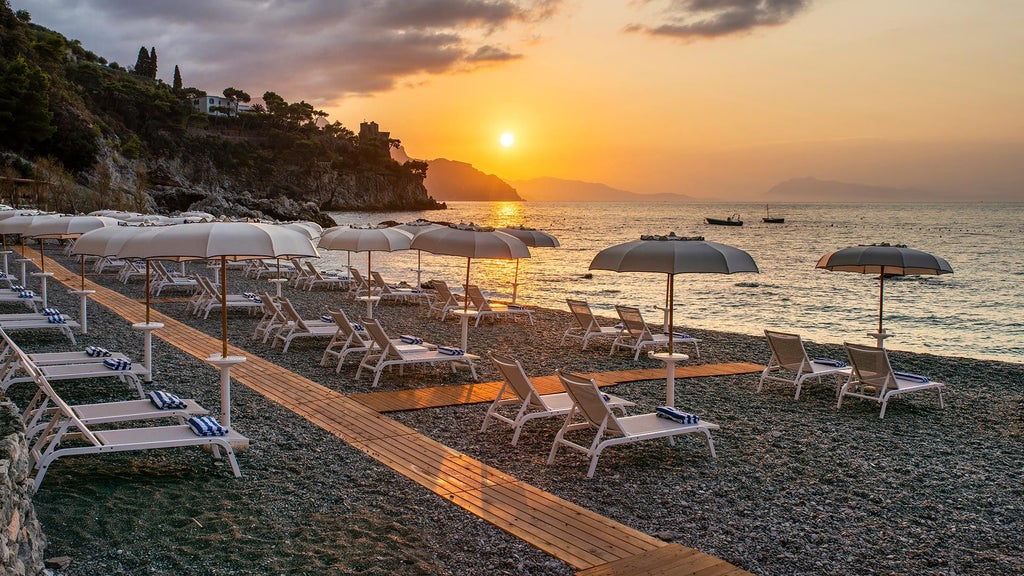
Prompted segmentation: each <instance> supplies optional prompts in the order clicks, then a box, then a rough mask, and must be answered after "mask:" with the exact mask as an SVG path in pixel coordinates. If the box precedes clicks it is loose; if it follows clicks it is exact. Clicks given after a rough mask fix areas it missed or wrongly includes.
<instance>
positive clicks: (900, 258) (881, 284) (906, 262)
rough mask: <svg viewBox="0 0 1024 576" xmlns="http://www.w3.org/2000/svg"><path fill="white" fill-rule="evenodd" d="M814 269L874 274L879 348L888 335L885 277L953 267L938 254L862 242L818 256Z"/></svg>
mask: <svg viewBox="0 0 1024 576" xmlns="http://www.w3.org/2000/svg"><path fill="white" fill-rule="evenodd" d="M814 267H815V268H824V269H825V270H831V271H838V272H856V273H858V274H878V332H877V333H875V334H874V335H873V336H874V337H875V340H876V342H877V344H878V347H879V348H881V347H882V345H883V343H884V341H885V339H886V338H888V337H889V336H891V334H887V333H886V332H885V328H883V327H882V310H883V305H884V302H885V277H886V276H911V275H932V276H936V275H940V274H952V273H953V268H952V267H951V266H950V265H949V262H946V261H945V260H943V259H942V258H939V257H938V256H933V255H931V254H929V253H927V252H922V251H920V250H914V249H912V248H907V247H906V246H904V245H901V244H888V243H881V244H864V245H860V246H851V247H849V248H843V249H842V250H836V251H835V252H830V253H828V254H825V255H824V256H822V257H821V258H820V259H819V260H818V263H817V264H816V265H815V266H814Z"/></svg>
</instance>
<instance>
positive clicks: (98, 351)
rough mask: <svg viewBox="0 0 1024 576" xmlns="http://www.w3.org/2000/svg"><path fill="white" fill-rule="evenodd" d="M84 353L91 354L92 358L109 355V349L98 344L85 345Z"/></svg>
mask: <svg viewBox="0 0 1024 576" xmlns="http://www.w3.org/2000/svg"><path fill="white" fill-rule="evenodd" d="M85 353H86V354H88V355H89V356H92V357H93V358H103V357H106V356H110V350H107V349H106V348H100V347H99V346H87V347H86V348H85Z"/></svg>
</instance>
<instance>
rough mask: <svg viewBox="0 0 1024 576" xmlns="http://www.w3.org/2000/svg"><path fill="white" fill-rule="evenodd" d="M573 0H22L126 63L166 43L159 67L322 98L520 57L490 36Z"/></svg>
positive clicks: (164, 73)
mask: <svg viewBox="0 0 1024 576" xmlns="http://www.w3.org/2000/svg"><path fill="white" fill-rule="evenodd" d="M561 3H562V0H217V1H210V2H206V1H203V2H200V1H182V0H79V1H77V2H61V1H58V0H12V4H14V8H15V9H25V10H28V11H29V12H30V13H31V14H32V18H33V21H35V22H37V23H39V24H41V25H43V26H47V27H49V28H53V29H54V30H57V31H58V32H61V33H62V34H64V35H65V36H67V37H69V38H73V39H78V40H81V41H82V44H83V46H85V47H86V48H87V49H89V50H92V51H93V52H95V53H97V54H99V55H101V56H104V57H106V58H107V59H108V60H111V61H118V62H119V63H120V64H122V65H131V64H132V63H134V62H135V57H136V55H137V54H138V50H139V46H147V47H149V46H155V47H156V50H157V53H158V55H159V56H160V70H159V76H160V77H161V78H164V77H166V78H165V80H166V81H169V80H170V74H171V71H172V70H173V69H174V66H175V65H178V66H179V67H180V68H181V72H182V76H183V78H184V80H185V84H186V85H189V86H196V87H198V88H202V89H204V90H207V91H209V92H214V93H219V92H220V91H221V90H222V89H223V88H224V87H227V86H235V87H237V88H241V89H243V90H247V91H249V92H250V93H251V94H253V95H254V96H256V95H259V94H262V93H263V92H264V91H266V90H273V91H275V92H277V93H279V94H281V95H282V96H284V97H285V98H286V99H289V100H298V99H305V100H307V101H309V102H313V103H316V104H318V105H320V104H323V103H328V102H330V101H333V100H337V99H339V98H342V97H344V96H346V95H352V94H369V93H374V92H381V91H386V90H389V89H391V88H393V87H394V86H395V85H396V84H397V83H399V82H403V81H405V80H406V79H408V78H409V77H412V76H415V75H417V74H424V73H425V74H443V73H446V72H449V71H455V70H460V69H462V68H464V67H465V66H467V65H479V64H480V63H482V62H490V63H494V62H502V61H508V60H514V59H516V58H520V57H521V55H519V54H516V53H515V52H514V50H513V49H510V48H501V47H498V46H497V45H496V43H495V42H494V41H493V40H488V38H490V37H492V36H493V35H494V34H495V33H497V32H499V31H508V32H510V34H511V36H513V37H514V36H516V35H517V34H521V35H525V34H523V33H524V32H525V31H526V29H527V28H528V27H529V26H531V25H532V24H533V23H536V22H539V21H542V20H545V19H547V18H550V17H552V16H554V15H555V14H556V13H557V11H558V9H559V8H560V6H561Z"/></svg>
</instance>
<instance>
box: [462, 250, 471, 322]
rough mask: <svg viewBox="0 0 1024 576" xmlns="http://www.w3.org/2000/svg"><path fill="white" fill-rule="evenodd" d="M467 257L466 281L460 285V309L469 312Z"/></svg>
mask: <svg viewBox="0 0 1024 576" xmlns="http://www.w3.org/2000/svg"><path fill="white" fill-rule="evenodd" d="M469 261H470V259H469V258H466V283H465V284H463V285H462V311H463V312H469Z"/></svg>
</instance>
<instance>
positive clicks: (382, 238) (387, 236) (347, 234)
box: [317, 226, 412, 318]
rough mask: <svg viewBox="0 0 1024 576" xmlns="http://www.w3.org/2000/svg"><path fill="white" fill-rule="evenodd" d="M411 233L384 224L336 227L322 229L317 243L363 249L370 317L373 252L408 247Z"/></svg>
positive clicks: (337, 247)
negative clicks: (322, 231)
mask: <svg viewBox="0 0 1024 576" xmlns="http://www.w3.org/2000/svg"><path fill="white" fill-rule="evenodd" d="M411 242H412V234H409V233H408V232H403V231H401V230H397V229H395V228H389V227H387V226H383V227H379V226H370V227H358V226H336V227H334V228H328V229H327V230H324V233H323V235H322V236H321V237H320V242H319V243H318V244H317V246H319V247H320V248H325V249H327V250H348V251H349V252H366V289H367V293H366V315H367V317H370V318H372V317H373V295H372V294H371V292H372V290H370V287H371V286H372V285H373V284H372V283H373V276H372V273H373V253H374V252H375V251H376V252H394V251H396V250H408V249H409V245H410V243H411Z"/></svg>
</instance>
